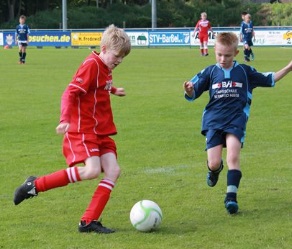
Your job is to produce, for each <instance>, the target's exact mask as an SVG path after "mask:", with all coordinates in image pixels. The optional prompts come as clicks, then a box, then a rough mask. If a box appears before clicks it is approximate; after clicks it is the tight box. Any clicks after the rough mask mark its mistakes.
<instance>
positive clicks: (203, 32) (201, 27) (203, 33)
mask: <svg viewBox="0 0 292 249" xmlns="http://www.w3.org/2000/svg"><path fill="white" fill-rule="evenodd" d="M209 30H210V31H211V32H212V34H213V30H212V27H211V23H210V22H209V21H208V20H207V13H206V12H203V13H201V19H200V20H199V21H198V22H197V24H196V26H195V29H194V33H193V37H194V36H195V34H196V32H199V39H200V50H201V55H202V56H208V55H209V54H208V40H209V36H208V32H209Z"/></svg>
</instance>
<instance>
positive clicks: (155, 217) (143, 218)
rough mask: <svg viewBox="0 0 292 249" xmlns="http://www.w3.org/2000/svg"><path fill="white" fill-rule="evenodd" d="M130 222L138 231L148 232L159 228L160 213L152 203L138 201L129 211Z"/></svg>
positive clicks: (157, 207) (158, 208) (155, 204)
mask: <svg viewBox="0 0 292 249" xmlns="http://www.w3.org/2000/svg"><path fill="white" fill-rule="evenodd" d="M130 221H131V223H132V225H133V227H135V228H136V229H137V230H138V231H141V232H149V231H152V230H155V229H157V228H158V227H159V225H160V223H161V221H162V211H161V209H160V207H159V206H158V204H157V203H155V202H154V201H150V200H142V201H138V202H137V203H136V204H135V205H134V206H133V207H132V209H131V212H130Z"/></svg>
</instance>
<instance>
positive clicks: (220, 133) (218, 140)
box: [205, 127, 245, 150]
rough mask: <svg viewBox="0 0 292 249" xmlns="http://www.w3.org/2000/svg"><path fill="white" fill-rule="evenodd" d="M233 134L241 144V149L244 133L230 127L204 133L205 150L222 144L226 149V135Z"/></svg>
mask: <svg viewBox="0 0 292 249" xmlns="http://www.w3.org/2000/svg"><path fill="white" fill-rule="evenodd" d="M227 134H233V135H234V136H236V137H237V138H238V140H239V141H240V142H241V147H243V142H244V138H245V131H244V130H242V129H240V128H237V127H230V128H226V129H224V130H208V131H207V132H206V135H205V136H206V150H208V149H211V148H213V147H215V146H217V145H220V144H222V145H223V147H226V135H227Z"/></svg>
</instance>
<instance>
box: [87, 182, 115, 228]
mask: <svg viewBox="0 0 292 249" xmlns="http://www.w3.org/2000/svg"><path fill="white" fill-rule="evenodd" d="M114 186H115V184H114V182H112V181H110V180H106V179H102V180H101V181H100V183H99V185H98V187H97V189H96V190H95V192H94V194H93V196H92V199H91V202H90V203H89V205H88V207H87V209H86V211H85V213H84V214H83V216H82V218H81V220H82V221H85V222H86V224H89V223H90V222H91V221H93V220H98V218H99V217H100V215H101V213H102V211H103V210H104V208H105V206H106V204H107V202H108V200H109V198H110V194H111V192H112V189H113V187H114Z"/></svg>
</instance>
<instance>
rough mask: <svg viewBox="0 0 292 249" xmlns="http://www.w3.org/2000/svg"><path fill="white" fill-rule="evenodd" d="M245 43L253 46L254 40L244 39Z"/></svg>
mask: <svg viewBox="0 0 292 249" xmlns="http://www.w3.org/2000/svg"><path fill="white" fill-rule="evenodd" d="M243 44H244V45H245V44H247V45H248V46H249V47H251V46H253V42H252V41H250V40H244V41H243Z"/></svg>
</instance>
